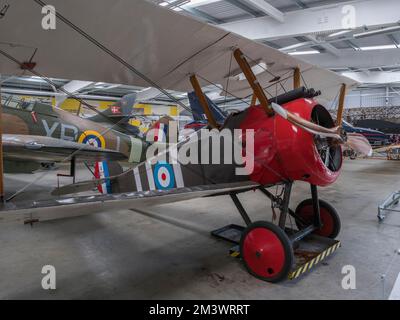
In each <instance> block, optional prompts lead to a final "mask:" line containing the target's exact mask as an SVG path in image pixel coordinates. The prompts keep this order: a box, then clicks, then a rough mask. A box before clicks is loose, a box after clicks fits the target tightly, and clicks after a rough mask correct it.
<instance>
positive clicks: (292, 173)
mask: <svg viewBox="0 0 400 320" xmlns="http://www.w3.org/2000/svg"><path fill="white" fill-rule="evenodd" d="M283 107H284V108H285V109H287V110H289V111H291V112H292V113H294V114H297V115H298V116H300V117H302V118H304V119H306V120H309V121H315V119H313V118H317V119H318V122H319V121H321V122H320V125H325V126H326V127H333V125H334V122H333V120H332V118H331V116H330V114H329V112H328V111H327V110H326V109H325V108H324V107H322V106H321V105H319V104H318V103H317V102H316V101H315V100H313V99H297V100H294V101H291V102H289V103H287V104H285V105H283ZM246 112H247V115H246V118H245V120H244V121H243V122H242V124H241V129H254V133H255V136H254V170H253V172H252V173H250V178H251V179H252V180H253V181H255V182H258V183H260V184H263V185H267V184H274V183H278V182H280V181H283V180H292V181H294V180H301V181H306V182H309V183H312V184H315V185H318V186H325V185H328V184H331V183H333V182H334V181H335V180H336V179H337V178H338V176H339V174H340V169H341V165H342V154H341V148H340V146H337V147H330V148H329V149H330V150H331V151H330V152H331V153H328V154H323V155H321V151H319V150H318V149H317V146H316V141H315V136H314V135H313V134H311V133H309V132H307V131H305V130H304V129H302V128H299V127H296V126H295V125H293V124H291V123H290V122H288V121H287V120H285V119H284V118H282V117H281V116H279V115H274V116H272V117H268V116H267V115H266V113H265V112H264V111H263V109H262V108H261V107H260V106H252V107H250V108H249V109H248V110H247V111H246ZM324 158H326V159H324Z"/></svg>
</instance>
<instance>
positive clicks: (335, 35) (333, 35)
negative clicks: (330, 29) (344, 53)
mask: <svg viewBox="0 0 400 320" xmlns="http://www.w3.org/2000/svg"><path fill="white" fill-rule="evenodd" d="M352 31H353V30H352V29H350V30H342V31H338V32H335V33H332V34H330V35H329V36H328V38H333V37H337V36H340V35H342V34H345V33H349V32H352Z"/></svg>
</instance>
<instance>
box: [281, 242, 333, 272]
mask: <svg viewBox="0 0 400 320" xmlns="http://www.w3.org/2000/svg"><path fill="white" fill-rule="evenodd" d="M339 247H340V241H338V242H337V243H335V244H334V245H333V246H331V247H329V248H328V249H326V250H324V251H322V252H321V253H320V254H319V255H317V256H316V257H315V258H313V259H311V260H310V261H308V262H307V263H305V264H303V265H301V266H300V267H298V268H297V269H295V270H293V271H292V272H290V273H289V276H288V278H289V279H290V280H293V279H296V278H298V277H299V276H300V275H302V274H303V273H305V272H307V271H308V270H310V269H311V268H312V267H313V266H315V265H316V264H318V263H320V262H321V261H322V260H324V259H325V258H326V257H328V256H329V255H330V254H332V253H333V252H334V251H336V250H337V249H338V248H339Z"/></svg>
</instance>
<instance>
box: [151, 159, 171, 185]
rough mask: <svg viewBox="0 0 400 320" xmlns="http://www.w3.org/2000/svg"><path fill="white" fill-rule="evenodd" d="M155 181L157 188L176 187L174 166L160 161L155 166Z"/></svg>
mask: <svg viewBox="0 0 400 320" xmlns="http://www.w3.org/2000/svg"><path fill="white" fill-rule="evenodd" d="M154 182H155V185H156V188H157V189H171V188H174V187H175V175H174V170H173V168H172V166H171V165H170V164H168V163H160V162H158V163H157V164H156V165H155V167H154Z"/></svg>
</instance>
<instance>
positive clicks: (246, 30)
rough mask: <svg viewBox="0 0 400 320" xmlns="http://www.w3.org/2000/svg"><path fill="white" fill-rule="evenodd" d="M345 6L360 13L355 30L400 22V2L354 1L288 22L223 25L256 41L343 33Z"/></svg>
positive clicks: (294, 15)
mask: <svg viewBox="0 0 400 320" xmlns="http://www.w3.org/2000/svg"><path fill="white" fill-rule="evenodd" d="M344 5H351V6H352V7H353V8H354V11H355V12H356V13H357V19H355V21H354V22H355V25H354V26H352V28H361V27H364V26H368V27H379V26H387V25H390V24H396V23H397V22H398V21H399V15H398V12H399V10H400V2H399V1H398V0H380V1H351V2H349V3H343V2H341V3H336V4H333V5H332V4H330V5H326V6H320V7H315V8H310V9H305V10H296V11H291V12H286V13H285V22H284V23H278V22H277V21H276V20H275V19H274V18H271V17H268V16H266V17H260V18H253V19H247V20H242V21H235V22H230V23H225V24H222V25H220V26H221V27H222V28H224V29H226V30H228V31H232V32H235V33H238V34H240V35H242V36H244V37H246V38H249V39H253V40H262V39H271V40H272V39H281V38H286V37H294V36H298V35H306V34H316V33H319V32H321V33H322V32H332V31H338V30H343V24H342V21H343V19H344V18H345V17H346V13H343V7H344Z"/></svg>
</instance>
